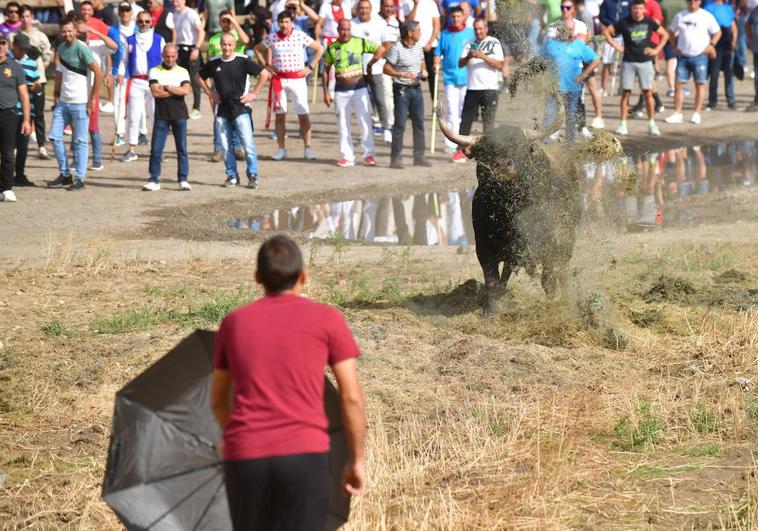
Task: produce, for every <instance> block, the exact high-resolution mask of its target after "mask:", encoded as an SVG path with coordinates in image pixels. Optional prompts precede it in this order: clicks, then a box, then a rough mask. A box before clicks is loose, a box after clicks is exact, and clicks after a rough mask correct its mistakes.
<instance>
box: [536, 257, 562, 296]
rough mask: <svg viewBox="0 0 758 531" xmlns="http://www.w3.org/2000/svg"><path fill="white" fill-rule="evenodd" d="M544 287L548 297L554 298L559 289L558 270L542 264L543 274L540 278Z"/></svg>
mask: <svg viewBox="0 0 758 531" xmlns="http://www.w3.org/2000/svg"><path fill="white" fill-rule="evenodd" d="M540 283H541V284H542V289H543V290H545V295H547V298H548V299H551V300H552V299H554V298H555V293H556V291H557V289H558V272H557V271H556V270H555V268H554V267H552V266H544V265H543V266H542V276H541V278H540Z"/></svg>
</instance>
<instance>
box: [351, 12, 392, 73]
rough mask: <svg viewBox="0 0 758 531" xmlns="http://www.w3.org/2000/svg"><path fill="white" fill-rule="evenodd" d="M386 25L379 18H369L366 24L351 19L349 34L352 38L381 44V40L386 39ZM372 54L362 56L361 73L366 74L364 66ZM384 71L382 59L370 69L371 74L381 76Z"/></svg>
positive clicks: (356, 19)
mask: <svg viewBox="0 0 758 531" xmlns="http://www.w3.org/2000/svg"><path fill="white" fill-rule="evenodd" d="M386 33H387V23H386V22H385V21H384V19H383V18H381V17H376V16H374V17H371V19H369V20H368V21H367V22H361V21H360V20H359V19H358V18H357V17H356V18H354V19H353V24H352V28H351V29H350V34H351V35H352V36H353V37H360V38H362V39H366V40H367V41H369V42H373V43H375V44H382V42H384V41H383V40H382V39H383V38H384V37H386ZM373 55H374V54H372V53H365V54H363V73H364V74H365V73H366V65H367V64H368V62H369V61H370V60H371V58H372V57H373ZM383 70H384V59H380V60H379V61H377V62H376V63H375V64H374V66H373V67H371V73H372V74H381V73H382V71H383Z"/></svg>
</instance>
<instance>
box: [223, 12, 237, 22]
mask: <svg viewBox="0 0 758 531" xmlns="http://www.w3.org/2000/svg"><path fill="white" fill-rule="evenodd" d="M233 18H234V17H232V15H230V14H229V13H227V14H226V15H224V16H222V17H221V20H228V21H229V22H232V20H233Z"/></svg>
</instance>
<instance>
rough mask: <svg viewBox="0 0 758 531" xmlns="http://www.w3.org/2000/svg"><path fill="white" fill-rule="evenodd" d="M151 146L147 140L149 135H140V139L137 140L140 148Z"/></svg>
mask: <svg viewBox="0 0 758 531" xmlns="http://www.w3.org/2000/svg"><path fill="white" fill-rule="evenodd" d="M149 144H150V142H149V141H148V139H147V135H145V134H144V133H140V134H139V137H138V138H137V145H138V146H147V145H149Z"/></svg>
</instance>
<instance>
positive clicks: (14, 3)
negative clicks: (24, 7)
mask: <svg viewBox="0 0 758 531" xmlns="http://www.w3.org/2000/svg"><path fill="white" fill-rule="evenodd" d="M9 7H15V8H16V9H18V13H19V15H20V14H21V4H19V3H18V2H8V3H7V4H5V12H6V13H7V12H8V8H9Z"/></svg>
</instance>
